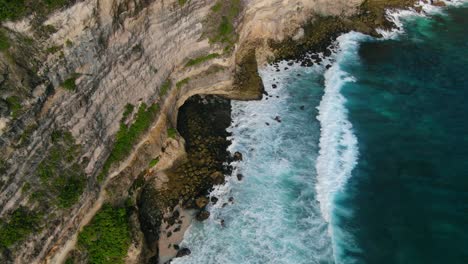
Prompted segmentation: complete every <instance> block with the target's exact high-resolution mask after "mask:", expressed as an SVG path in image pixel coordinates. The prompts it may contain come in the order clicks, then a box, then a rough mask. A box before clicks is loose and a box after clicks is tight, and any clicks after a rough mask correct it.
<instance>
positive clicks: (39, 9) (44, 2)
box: [0, 0, 71, 21]
mask: <svg viewBox="0 0 468 264" xmlns="http://www.w3.org/2000/svg"><path fill="white" fill-rule="evenodd" d="M69 2H71V0H0V21H5V20H16V19H20V18H22V17H24V16H26V15H28V14H32V13H36V14H37V15H38V16H46V15H48V14H49V13H50V12H52V11H54V10H55V9H58V8H61V7H63V6H65V5H67V4H68V3H69Z"/></svg>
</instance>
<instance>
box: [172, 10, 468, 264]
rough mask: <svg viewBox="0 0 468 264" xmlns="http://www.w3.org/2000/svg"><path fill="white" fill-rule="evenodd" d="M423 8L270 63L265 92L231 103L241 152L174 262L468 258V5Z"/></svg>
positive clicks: (439, 260) (234, 138) (236, 144)
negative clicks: (310, 53)
mask: <svg viewBox="0 0 468 264" xmlns="http://www.w3.org/2000/svg"><path fill="white" fill-rule="evenodd" d="M426 9H430V10H427V11H428V12H429V11H430V12H431V15H427V16H421V15H419V16H415V15H414V14H413V13H411V12H400V13H398V15H395V14H394V16H393V19H394V20H395V22H396V23H397V25H398V26H399V27H398V28H397V29H396V30H393V31H390V32H382V33H384V36H385V39H373V38H371V37H369V36H365V35H362V34H359V33H354V32H351V33H348V34H345V35H342V36H341V37H339V39H338V40H337V42H336V43H335V45H334V46H333V47H331V49H332V50H333V55H332V56H331V57H329V58H324V60H323V63H322V64H320V65H316V66H314V67H311V68H301V67H299V66H297V65H287V64H286V63H281V64H280V65H278V66H277V67H275V66H269V67H267V68H266V69H264V70H262V71H261V76H262V79H263V81H264V84H265V87H266V91H267V93H268V96H264V98H263V99H262V100H261V101H253V102H233V103H232V107H233V112H232V119H233V122H232V125H231V127H230V128H229V130H230V132H231V133H232V138H231V140H232V145H231V146H230V151H232V152H234V151H240V152H242V153H243V157H244V159H243V160H242V161H240V162H237V163H235V164H233V165H234V166H235V170H234V173H233V175H232V176H231V177H230V178H229V180H228V182H227V183H226V184H225V185H223V186H218V187H216V189H215V191H213V192H212V194H211V195H212V196H215V197H217V198H219V201H218V202H217V203H216V204H211V205H210V206H209V208H208V209H209V210H210V212H211V216H210V218H209V219H208V220H206V221H204V222H202V223H194V224H193V225H192V227H191V228H190V229H189V230H188V231H187V232H186V234H185V238H184V241H183V243H182V244H181V245H180V246H182V247H188V248H190V250H191V252H192V253H191V255H189V256H186V257H182V258H178V259H175V260H173V262H172V263H176V264H181V263H192V264H202V263H203V264H204V263H207V264H215V263H216V264H217V263H220V264H230V263H232V264H234V263H235V264H238V263H246V264H253V263H256V264H257V263H258V264H260V263H262V264H263V263H275V264H282V263H291V264H296V263H298V264H300V263H410V264H413V263H415V264H417V263H468V121H467V120H468V103H466V102H465V100H466V99H467V98H468V7H463V6H461V7H460V6H459V7H457V8H448V9H444V10H443V11H441V10H440V9H433V8H428V7H427V6H426V7H425V10H426ZM275 119H276V120H275ZM238 174H241V175H242V177H237V176H238Z"/></svg>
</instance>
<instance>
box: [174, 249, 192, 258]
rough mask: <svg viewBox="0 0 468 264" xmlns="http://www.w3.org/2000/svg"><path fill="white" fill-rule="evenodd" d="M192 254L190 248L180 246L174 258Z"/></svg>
mask: <svg viewBox="0 0 468 264" xmlns="http://www.w3.org/2000/svg"><path fill="white" fill-rule="evenodd" d="M190 254H192V252H191V251H190V249H188V248H181V249H179V251H177V255H176V258H181V257H185V256H188V255H190Z"/></svg>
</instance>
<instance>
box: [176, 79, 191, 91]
mask: <svg viewBox="0 0 468 264" xmlns="http://www.w3.org/2000/svg"><path fill="white" fill-rule="evenodd" d="M189 81H190V78H185V79H183V80H181V81H178V82H177V83H176V87H177V89H180V88H181V87H182V86H184V85H186V84H187V83H188V82H189Z"/></svg>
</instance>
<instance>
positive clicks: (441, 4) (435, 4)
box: [432, 1, 446, 7]
mask: <svg viewBox="0 0 468 264" xmlns="http://www.w3.org/2000/svg"><path fill="white" fill-rule="evenodd" d="M432 5H434V6H440V7H444V6H446V4H445V3H444V2H442V1H432Z"/></svg>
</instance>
